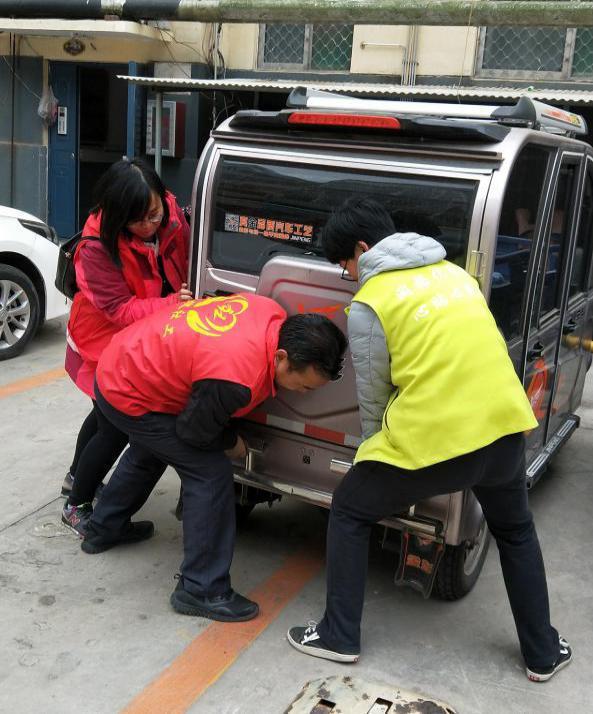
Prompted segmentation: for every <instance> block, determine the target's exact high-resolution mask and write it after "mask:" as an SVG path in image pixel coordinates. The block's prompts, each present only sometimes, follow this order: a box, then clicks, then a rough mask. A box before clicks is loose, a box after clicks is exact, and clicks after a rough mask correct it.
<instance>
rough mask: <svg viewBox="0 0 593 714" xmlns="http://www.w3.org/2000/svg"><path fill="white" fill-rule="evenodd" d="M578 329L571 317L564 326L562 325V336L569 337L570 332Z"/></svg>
mask: <svg viewBox="0 0 593 714" xmlns="http://www.w3.org/2000/svg"><path fill="white" fill-rule="evenodd" d="M577 327H578V324H577V321H576V320H575V319H574V318H573V317H571V318H570V320H568V322H565V323H564V325H562V334H563V335H570V333H571V332H574V331H575V330H576V329H577Z"/></svg>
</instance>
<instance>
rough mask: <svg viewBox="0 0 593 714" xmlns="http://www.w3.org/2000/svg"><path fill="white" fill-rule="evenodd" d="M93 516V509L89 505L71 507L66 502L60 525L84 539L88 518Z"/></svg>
mask: <svg viewBox="0 0 593 714" xmlns="http://www.w3.org/2000/svg"><path fill="white" fill-rule="evenodd" d="M92 515H93V507H92V506H91V504H90V503H81V504H80V505H79V506H71V505H69V504H68V502H66V505H65V506H64V510H63V511H62V523H63V524H64V525H65V526H66V527H67V528H70V530H71V531H73V532H74V533H76V535H77V536H78V537H79V538H84V534H85V533H86V527H87V524H88V521H89V518H90V517H91V516H92Z"/></svg>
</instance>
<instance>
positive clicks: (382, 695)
mask: <svg viewBox="0 0 593 714" xmlns="http://www.w3.org/2000/svg"><path fill="white" fill-rule="evenodd" d="M284 714H456V712H455V710H454V709H453V708H452V707H450V706H449V705H448V704H445V703H444V702H441V701H439V700H437V699H433V698H432V697H428V696H426V695H424V694H418V693H416V692H408V691H405V690H404V689H400V688H399V687H396V686H394V685H392V684H384V683H382V682H367V681H365V680H364V679H357V678H355V677H338V676H335V677H327V678H326V679H314V680H313V681H312V682H307V684H306V685H305V686H304V687H303V689H302V690H301V692H300V694H299V695H298V696H297V697H296V699H294V700H293V702H292V704H291V705H290V706H289V707H288V709H287V710H286V711H285V713H284Z"/></svg>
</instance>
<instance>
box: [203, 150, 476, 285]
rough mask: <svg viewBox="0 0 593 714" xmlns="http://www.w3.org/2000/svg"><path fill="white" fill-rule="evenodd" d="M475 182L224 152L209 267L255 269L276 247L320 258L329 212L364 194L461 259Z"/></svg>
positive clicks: (400, 224) (401, 227) (401, 224)
mask: <svg viewBox="0 0 593 714" xmlns="http://www.w3.org/2000/svg"><path fill="white" fill-rule="evenodd" d="M476 190H477V182H475V181H473V180H463V179H456V178H453V177H442V176H430V175H418V174H381V173H371V172H363V171H361V170H360V169H357V168H352V169H348V168H345V169H338V168H332V167H327V166H323V165H311V164H305V163H302V164H297V163H288V162H286V163H279V162H266V161H265V160H263V159H259V160H258V161H256V162H254V161H249V160H241V159H235V158H230V157H223V158H222V160H221V165H220V166H219V170H218V174H217V180H216V185H215V200H214V211H215V213H214V216H213V230H212V233H211V240H210V247H209V258H210V261H211V263H212V265H213V266H214V267H215V268H220V269H223V270H231V271H238V272H243V273H250V274H253V275H258V274H259V273H260V272H261V270H262V268H263V266H264V265H265V264H266V263H267V262H268V260H270V259H271V258H273V257H274V256H276V255H279V254H282V255H286V254H288V255H308V256H313V257H315V256H318V257H319V258H323V249H322V245H321V232H322V230H323V227H324V226H325V223H326V221H327V219H328V218H329V216H330V214H331V212H332V211H333V210H334V209H335V208H337V207H338V206H339V205H341V204H342V203H343V202H344V201H345V200H346V199H348V198H350V197H352V196H361V195H362V196H371V197H373V198H374V199H376V200H377V201H380V202H381V203H383V205H384V206H385V208H386V209H387V210H388V211H389V212H390V213H391V215H392V217H393V221H394V224H395V227H396V230H397V231H398V232H400V233H405V232H416V233H421V234H424V235H428V236H430V237H432V238H435V239H436V240H438V241H439V242H441V243H442V244H443V246H444V247H445V250H446V251H447V258H448V260H451V261H453V262H455V263H457V264H458V265H460V266H462V267H465V263H466V255H467V244H468V239H469V229H470V225H471V218H472V213H473V208H474V201H475V195H476Z"/></svg>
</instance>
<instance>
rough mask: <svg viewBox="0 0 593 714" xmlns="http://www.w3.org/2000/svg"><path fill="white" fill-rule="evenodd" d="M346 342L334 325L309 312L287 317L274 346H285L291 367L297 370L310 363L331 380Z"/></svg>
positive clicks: (335, 377) (340, 361)
mask: <svg viewBox="0 0 593 714" xmlns="http://www.w3.org/2000/svg"><path fill="white" fill-rule="evenodd" d="M347 345H348V341H347V340H346V337H345V336H344V333H343V332H342V330H340V328H339V327H338V326H337V325H335V324H334V323H333V322H332V321H331V320H330V319H329V318H328V317H325V315H319V314H317V313H313V312H308V313H304V314H300V315H291V316H290V317H288V318H287V319H286V321H285V322H284V323H283V324H282V327H281V328H280V335H279V338H278V349H280V350H286V353H287V355H288V362H289V364H290V367H291V368H292V369H294V370H296V371H297V372H301V371H303V370H305V369H307V367H309V366H312V367H313V368H314V369H315V370H316V371H317V372H319V374H321V375H323V376H324V377H326V378H327V379H331V380H335V379H338V377H339V376H340V375H341V372H342V362H343V359H344V352H345V351H346V347H347Z"/></svg>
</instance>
